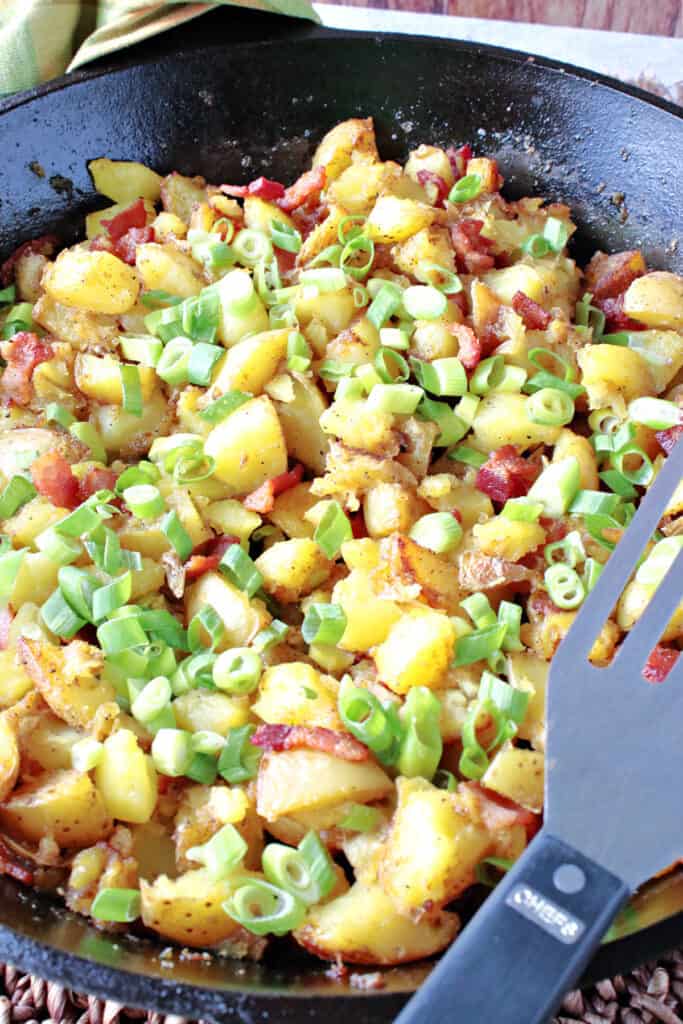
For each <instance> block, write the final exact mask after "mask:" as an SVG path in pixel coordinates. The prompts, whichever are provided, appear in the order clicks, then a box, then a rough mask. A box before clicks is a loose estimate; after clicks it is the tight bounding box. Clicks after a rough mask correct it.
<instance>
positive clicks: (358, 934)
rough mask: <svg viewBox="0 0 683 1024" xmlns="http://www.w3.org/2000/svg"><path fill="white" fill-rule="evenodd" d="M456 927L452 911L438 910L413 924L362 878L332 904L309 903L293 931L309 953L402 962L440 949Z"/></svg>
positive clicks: (329, 957) (351, 959)
mask: <svg viewBox="0 0 683 1024" xmlns="http://www.w3.org/2000/svg"><path fill="white" fill-rule="evenodd" d="M459 927H460V921H459V919H458V917H457V915H456V914H448V913H444V912H441V913H439V914H437V915H435V916H434V917H433V918H428V919H425V920H423V921H420V922H419V924H415V923H414V922H412V921H411V920H410V919H409V918H408V917H405V916H404V915H402V914H400V913H399V912H398V911H397V910H396V908H395V906H394V904H393V903H392V901H391V899H390V898H389V897H388V896H387V895H386V893H385V892H384V891H383V890H382V889H381V888H380V887H379V886H376V885H373V886H366V885H362V884H361V883H360V882H356V883H355V885H352V886H351V888H350V889H349V891H348V892H346V893H344V895H343V896H339V897H338V898H337V899H336V900H332V901H331V902H330V903H325V904H323V905H322V906H317V907H312V908H311V909H310V910H309V912H308V915H307V917H306V920H305V921H304V923H303V924H302V926H301V927H300V928H298V929H297V930H296V931H295V932H293V933H292V934H293V935H294V938H295V939H296V941H297V942H298V943H299V944H300V945H301V946H303V947H304V949H307V950H308V951H309V952H310V953H314V954H315V955H316V956H320V957H322V958H323V959H327V960H337V959H339V958H341V959H342V960H345V961H347V962H348V963H356V964H384V965H387V966H389V965H392V964H402V963H410V962H411V961H412V960H421V959H422V958H423V957H425V956H430V955H431V954H432V953H438V952H439V951H440V950H442V949H444V948H445V947H446V946H447V945H448V944H449V943H450V942H451V941H452V939H453V938H455V935H456V933H457V931H458V928H459Z"/></svg>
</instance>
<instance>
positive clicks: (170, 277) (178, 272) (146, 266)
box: [135, 242, 205, 298]
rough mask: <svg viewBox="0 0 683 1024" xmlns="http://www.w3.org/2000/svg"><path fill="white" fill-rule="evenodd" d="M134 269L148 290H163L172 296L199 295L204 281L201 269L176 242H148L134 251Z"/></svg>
mask: <svg viewBox="0 0 683 1024" xmlns="http://www.w3.org/2000/svg"><path fill="white" fill-rule="evenodd" d="M135 266H136V268H137V271H138V273H139V275H140V278H141V280H142V286H143V288H145V289H149V290H153V289H156V288H160V289H161V290H162V291H165V292H170V293H171V295H182V297H183V298H187V297H188V296H190V295H196V294H197V293H198V292H199V291H201V289H202V288H203V286H204V284H205V282H204V278H203V277H202V273H201V269H200V267H199V266H198V264H197V263H195V261H194V260H193V259H192V257H191V256H189V255H188V254H187V253H186V252H181V250H180V249H179V248H178V247H177V246H176V245H175V244H174V243H173V242H166V243H164V244H162V245H160V244H159V243H158V242H145V244H144V245H138V247H137V248H136V250H135Z"/></svg>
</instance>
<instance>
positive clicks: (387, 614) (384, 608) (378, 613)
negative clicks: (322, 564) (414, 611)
mask: <svg viewBox="0 0 683 1024" xmlns="http://www.w3.org/2000/svg"><path fill="white" fill-rule="evenodd" d="M332 600H333V601H334V602H335V603H336V604H340V605H341V607H342V608H343V610H344V614H345V615H346V629H345V630H344V634H343V636H342V638H341V640H340V641H339V646H340V647H341V648H342V650H345V651H367V650H369V649H370V648H371V647H374V646H375V644H381V643H382V641H383V640H386V638H387V636H388V635H389V630H390V629H391V627H392V626H393V624H394V623H395V622H397V621H398V619H399V618H400V616H401V609H400V608H399V606H398V605H397V604H396V602H395V601H390V600H388V599H387V598H383V597H380V596H379V590H378V588H376V587H375V586H374V585H373V581H372V578H371V576H370V574H369V573H368V572H366V571H364V570H363V569H354V570H353V571H352V572H350V573H349V575H348V576H347V577H346V579H343V580H339V582H338V583H335V586H334V590H333V591H332Z"/></svg>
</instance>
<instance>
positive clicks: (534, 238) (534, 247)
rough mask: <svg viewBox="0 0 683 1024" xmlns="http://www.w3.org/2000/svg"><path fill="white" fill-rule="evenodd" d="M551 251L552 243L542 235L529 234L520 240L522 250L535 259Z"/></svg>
mask: <svg viewBox="0 0 683 1024" xmlns="http://www.w3.org/2000/svg"><path fill="white" fill-rule="evenodd" d="M552 251H553V247H552V245H551V244H550V242H549V241H548V239H547V238H545V237H544V236H543V235H529V237H528V238H527V239H525V241H524V242H522V252H525V253H528V255H529V256H533V258H534V259H535V260H540V259H542V258H543V257H544V256H547V255H548V253H549V252H552Z"/></svg>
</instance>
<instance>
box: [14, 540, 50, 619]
mask: <svg viewBox="0 0 683 1024" xmlns="http://www.w3.org/2000/svg"><path fill="white" fill-rule="evenodd" d="M58 572H59V566H58V565H57V563H56V562H53V561H52V559H51V558H49V557H48V556H47V555H45V554H43V552H42V551H36V552H35V553H34V552H32V551H27V552H26V554H25V555H24V557H23V559H22V562H21V566H20V567H19V572H18V573H17V575H16V579H15V580H14V586H13V587H12V592H11V594H10V599H9V601H10V604H11V605H12V607H13V608H21V606H22V604H24V603H25V602H26V601H33V602H35V603H36V604H43V602H44V601H47V599H48V597H49V596H50V594H51V593H52V591H53V590H54V589H55V587H56V586H57V574H58Z"/></svg>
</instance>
